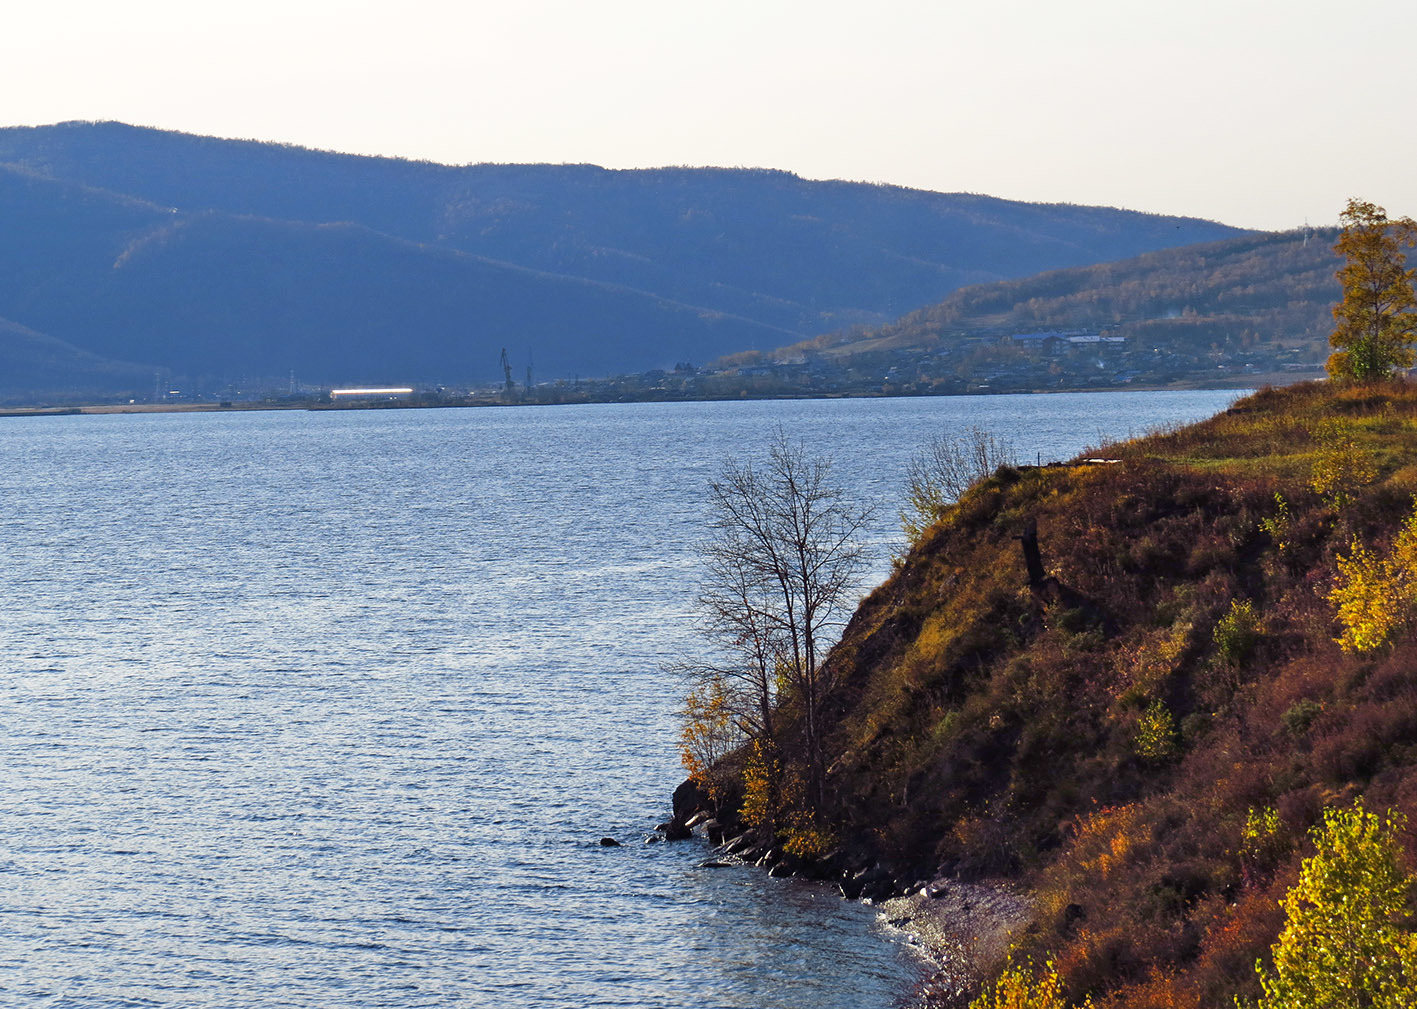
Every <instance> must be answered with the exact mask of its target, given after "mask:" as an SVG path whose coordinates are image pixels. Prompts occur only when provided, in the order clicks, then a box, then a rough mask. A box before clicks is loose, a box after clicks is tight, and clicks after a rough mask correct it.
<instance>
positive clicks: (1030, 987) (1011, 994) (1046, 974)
mask: <svg viewBox="0 0 1417 1009" xmlns="http://www.w3.org/2000/svg"><path fill="white" fill-rule="evenodd" d="M1063 995H1064V993H1063V981H1062V978H1060V977H1059V976H1058V970H1057V968H1056V967H1055V966H1054V964H1053V962H1052V961H1051V960H1050V961H1048V962H1047V963H1046V964H1044V966H1043V969H1042V970H1041V971H1036V970H1034V969H1033V967H1032V965H1031V964H1027V963H1025V964H1016V965H1012V966H1010V967H1008V968H1007V969H1006V970H1005V971H1004V972H1003V973H1002V974H1000V975H999V977H998V979H997V980H996V981H995V982H994V984H993V986H992V987H990V988H986V989H985V990H984V991H983V992H981V993H980V995H979V997H978V998H976V999H975V1000H974V1001H973V1002H971V1003H970V1004H969V1009H1069V1006H1068V1002H1067V1000H1066V999H1065V998H1064V997H1063ZM1091 1006H1092V999H1090V998H1089V999H1084V1000H1083V1001H1082V1002H1081V1003H1079V1004H1078V1005H1077V1007H1076V1009H1090V1007H1091Z"/></svg>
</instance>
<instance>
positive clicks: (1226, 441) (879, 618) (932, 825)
mask: <svg viewBox="0 0 1417 1009" xmlns="http://www.w3.org/2000/svg"><path fill="white" fill-rule="evenodd" d="M1094 454H1095V455H1097V456H1101V457H1105V458H1108V459H1115V460H1117V461H1116V462H1110V463H1103V464H1095V465H1084V464H1073V465H1056V466H1046V467H1042V468H1032V467H1029V468H1022V469H1004V470H1001V471H1000V472H999V473H997V474H996V475H995V476H994V477H992V478H991V479H989V480H987V481H985V482H984V483H982V484H979V485H976V487H975V488H974V489H973V490H971V491H970V492H969V493H968V494H966V495H965V497H964V498H963V499H962V500H961V501H960V502H959V503H958V504H957V505H956V506H954V507H953V508H952V509H951V510H950V511H949V513H948V514H947V515H946V516H945V518H944V519H943V520H942V521H941V522H939V523H938V524H937V525H936V526H934V527H932V528H931V529H929V530H928V531H927V532H926V533H925V534H924V536H923V538H922V541H921V542H920V544H919V546H918V547H917V548H916V549H915V550H913V551H912V552H911V553H910V554H909V556H907V557H906V558H905V559H904V560H903V562H902V563H901V565H900V567H899V569H898V570H897V571H896V573H895V574H894V575H893V576H892V577H891V578H890V579H889V580H888V581H887V582H886V583H885V584H884V585H882V586H881V587H880V588H878V589H877V590H876V591H875V592H874V593H872V595H871V596H870V597H869V598H868V599H867V600H866V601H865V602H864V603H863V605H862V606H861V607H860V609H859V611H858V612H857V613H856V615H855V617H854V618H853V620H852V621H851V624H850V626H849V627H848V628H847V630H846V633H845V635H844V638H843V641H842V643H841V645H840V646H839V647H838V648H837V649H836V651H835V652H834V653H833V655H832V656H831V658H830V660H829V662H830V665H831V669H832V673H833V677H834V681H835V683H836V687H835V691H836V692H835V694H834V697H835V702H834V704H835V706H834V708H833V711H832V715H831V729H830V746H829V755H828V766H829V782H828V785H829V794H830V795H831V800H830V817H829V819H830V821H831V822H832V824H833V826H834V830H835V833H836V836H837V838H838V840H839V841H840V843H841V845H842V850H843V851H844V852H847V853H849V857H846V858H845V864H846V865H848V866H849V867H850V866H859V865H866V864H870V861H871V860H873V859H877V858H879V859H880V860H882V862H883V864H884V865H885V866H886V867H887V868H888V869H889V871H890V874H891V876H892V877H893V878H894V879H897V880H902V881H909V880H913V879H920V878H928V876H929V875H930V874H931V873H933V872H935V871H941V872H943V873H945V874H947V875H955V876H958V877H960V878H963V879H975V880H977V879H987V878H996V879H997V878H1003V879H1008V880H1013V881H1015V882H1016V883H1018V884H1020V885H1022V886H1024V887H1025V888H1026V889H1027V890H1028V891H1030V892H1031V893H1032V894H1033V895H1034V918H1033V921H1032V924H1031V925H1030V926H1029V927H1028V928H1027V929H1025V930H1024V931H1023V932H1022V933H1021V934H1020V942H1021V944H1022V952H1024V953H1027V954H1032V955H1033V956H1034V957H1035V958H1036V960H1037V962H1042V959H1043V958H1046V957H1051V958H1053V959H1054V960H1055V961H1056V963H1057V965H1058V968H1059V970H1060V972H1061V974H1062V976H1063V978H1064V980H1065V982H1066V986H1067V988H1068V991H1069V993H1070V997H1071V998H1072V999H1074V1000H1077V1001H1080V1000H1081V998H1082V997H1083V996H1084V995H1088V994H1090V995H1091V996H1093V997H1094V998H1095V999H1097V1000H1098V1004H1099V1005H1100V1006H1106V1007H1117V1009H1120V1007H1123V1006H1125V1007H1129V1009H1140V1007H1157V1009H1160V1007H1166V1009H1175V1007H1195V1009H1200V1007H1215V1006H1224V1005H1229V1004H1231V1002H1230V1000H1231V997H1232V996H1233V995H1236V994H1250V995H1252V994H1257V992H1258V988H1257V983H1256V975H1255V971H1254V964H1255V961H1256V959H1257V958H1263V957H1267V956H1268V953H1269V947H1270V945H1271V944H1272V943H1273V942H1274V941H1275V939H1276V937H1277V935H1278V932H1279V929H1280V925H1281V914H1280V911H1279V909H1278V906H1277V901H1278V898H1279V897H1280V896H1282V895H1283V893H1284V891H1285V890H1286V888H1287V887H1289V886H1290V885H1292V884H1293V882H1294V881H1295V879H1296V876H1297V872H1298V866H1299V862H1300V860H1301V858H1302V857H1303V856H1304V855H1305V854H1306V853H1308V851H1310V850H1311V849H1310V848H1309V842H1308V841H1307V840H1306V839H1305V838H1306V832H1307V831H1308V829H1309V828H1310V827H1311V826H1312V825H1313V824H1315V823H1316V821H1317V820H1318V819H1319V817H1320V814H1321V811H1322V810H1323V809H1324V808H1325V807H1331V806H1335V805H1345V804H1348V803H1350V802H1351V801H1352V800H1353V799H1354V798H1355V797H1358V796H1363V797H1365V799H1366V802H1367V805H1368V808H1370V809H1382V808H1385V807H1389V806H1392V807H1396V808H1397V809H1400V810H1405V811H1406V812H1407V813H1409V814H1412V813H1417V641H1414V640H1412V635H1411V634H1410V631H1409V629H1408V628H1409V627H1410V620H1411V617H1412V600H1411V598H1410V593H1409V594H1408V595H1406V596H1404V595H1402V593H1401V592H1399V593H1397V594H1395V595H1392V596H1390V597H1389V599H1388V601H1387V602H1386V603H1384V607H1385V608H1386V609H1387V610H1389V611H1390V613H1391V615H1393V616H1395V617H1396V618H1397V624H1396V625H1395V627H1394V634H1393V638H1392V640H1391V641H1390V642H1389V643H1386V644H1383V645H1382V646H1381V647H1377V648H1374V649H1372V650H1369V651H1365V652H1353V651H1345V650H1344V648H1343V647H1341V646H1340V644H1339V643H1338V641H1337V640H1336V639H1338V638H1340V637H1342V636H1343V633H1344V625H1343V624H1342V623H1341V622H1340V621H1338V620H1337V619H1336V614H1337V609H1336V606H1335V602H1334V601H1333V600H1332V599H1331V598H1330V593H1331V592H1332V591H1333V590H1334V588H1335V586H1337V585H1341V584H1344V578H1343V577H1342V575H1341V568H1340V565H1341V563H1342V561H1343V559H1344V558H1351V557H1353V556H1354V555H1355V554H1356V553H1358V552H1359V551H1360V549H1367V550H1369V551H1371V552H1372V555H1373V557H1375V558H1377V559H1378V561H1376V562H1375V563H1374V564H1373V565H1370V566H1369V570H1370V573H1371V572H1372V571H1377V570H1379V569H1380V567H1381V559H1382V558H1385V557H1387V556H1389V554H1390V552H1391V551H1392V550H1393V549H1394V542H1395V540H1396V539H1397V538H1398V535H1399V533H1400V531H1401V529H1402V527H1403V523H1404V521H1405V520H1406V519H1407V518H1408V517H1409V516H1411V515H1412V514H1413V496H1414V494H1415V493H1417V386H1413V385H1412V384H1401V383H1397V384H1389V385H1382V386H1373V387H1366V388H1363V387H1359V388H1336V387H1333V386H1330V385H1327V384H1308V385H1302V386H1294V387H1289V388H1286V389H1267V390H1264V391H1262V392H1260V393H1258V394H1256V395H1254V396H1252V397H1250V398H1248V399H1246V400H1243V401H1241V402H1240V403H1238V404H1236V405H1235V406H1234V407H1233V408H1232V409H1230V410H1229V411H1227V412H1226V413H1224V414H1222V415H1220V416H1218V417H1216V418H1214V419H1212V420H1209V421H1206V422H1204V423H1201V424H1198V425H1195V426H1192V427H1188V428H1185V429H1182V430H1177V431H1172V432H1167V433H1160V434H1157V435H1153V436H1151V437H1147V438H1144V439H1140V440H1137V441H1132V442H1127V443H1125V444H1120V445H1111V446H1105V447H1104V448H1102V449H1101V450H1100V451H1099V452H1097V453H1094ZM1281 501H1282V503H1281ZM1031 522H1036V523H1037V529H1038V540H1039V544H1040V547H1041V552H1042V559H1043V564H1044V567H1045V570H1046V572H1047V576H1048V577H1047V579H1046V580H1045V581H1043V582H1041V583H1038V584H1033V585H1030V582H1029V578H1028V575H1027V573H1026V568H1025V563H1024V559H1023V555H1022V550H1021V547H1020V540H1019V538H1018V537H1019V536H1020V535H1022V534H1023V533H1024V531H1025V529H1026V527H1027V525H1028V524H1029V523H1031ZM1355 543H1356V544H1360V545H1361V546H1355ZM1404 549H1406V548H1404ZM1398 569H1399V571H1405V570H1406V569H1405V568H1403V566H1402V564H1399V565H1398ZM1400 577H1402V578H1406V577H1407V576H1406V575H1405V574H1403V575H1401V576H1400ZM1404 584H1405V583H1404ZM1403 591H1404V592H1406V591H1407V590H1403ZM1267 811H1272V815H1271V816H1270V818H1269V819H1268V820H1267V821H1266V819H1265V816H1266V813H1267ZM1265 822H1267V823H1268V826H1267V827H1265V828H1264V829H1263V830H1260V831H1258V833H1257V832H1256V830H1255V824H1257V823H1265ZM1247 824H1248V825H1249V826H1250V828H1251V829H1250V832H1249V835H1248V836H1247V833H1246V831H1247ZM1402 840H1403V843H1404V845H1405V846H1406V847H1407V849H1408V855H1409V856H1410V855H1412V854H1413V851H1412V849H1413V845H1414V842H1417V837H1414V835H1413V834H1411V833H1408V834H1407V835H1406V836H1405V837H1403V839H1402ZM843 857H844V856H842V855H840V854H838V855H837V856H834V858H833V859H828V862H827V866H826V867H827V868H829V869H832V868H836V867H839V866H840V865H842V864H843V862H842V859H843ZM995 966H996V967H997V965H995Z"/></svg>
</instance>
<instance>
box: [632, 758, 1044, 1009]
mask: <svg viewBox="0 0 1417 1009" xmlns="http://www.w3.org/2000/svg"><path fill="white" fill-rule="evenodd" d="M657 829H658V831H659V833H660V834H662V835H663V837H664V839H665V840H666V841H676V840H686V839H688V838H691V837H694V836H696V835H699V836H702V837H703V838H704V839H706V840H707V841H708V842H709V843H710V844H712V845H713V846H714V850H713V852H712V853H711V855H710V857H709V858H707V859H706V860H705V861H704V862H703V863H702V864H703V866H704V867H705V868H720V867H728V866H733V865H753V866H757V867H759V868H762V869H763V870H764V871H766V872H767V874H768V875H770V876H775V877H782V876H796V877H800V878H802V879H808V880H814V881H821V882H827V883H831V884H833V885H835V886H836V888H837V890H838V891H839V892H840V893H841V895H842V897H844V898H846V899H848V900H861V901H865V902H867V903H869V904H874V905H876V906H878V907H879V908H880V910H881V917H882V918H883V920H884V921H885V922H886V923H887V924H888V925H889V926H890V927H892V928H894V929H897V930H898V931H900V932H902V933H904V934H905V935H906V936H908V937H909V939H908V941H910V942H912V943H913V944H915V945H918V946H919V948H920V949H921V950H922V951H923V952H924V953H925V955H926V958H927V960H928V961H929V962H930V963H932V965H933V968H934V969H933V972H932V973H931V975H930V976H929V978H928V979H927V980H926V981H924V982H923V983H922V984H921V985H920V988H919V989H918V990H917V992H916V993H915V998H914V999H913V1000H912V1003H911V1005H912V1007H913V1009H963V1007H965V1006H967V1005H968V1004H969V1000H970V998H971V997H972V996H973V995H974V994H975V993H976V992H977V991H978V989H979V986H980V984H981V983H982V982H983V981H984V979H985V978H987V977H989V976H990V975H991V974H992V973H994V972H995V971H996V970H997V968H998V967H999V966H1000V965H1002V963H1003V962H1004V960H1005V958H1006V957H1007V956H1008V952H1009V948H1010V945H1011V943H1012V941H1013V938H1014V937H1015V936H1016V935H1017V934H1018V933H1019V932H1020V930H1021V929H1023V928H1024V927H1026V926H1027V924H1028V922H1029V920H1030V906H1029V901H1028V899H1027V897H1026V896H1024V895H1023V894H1020V893H1018V892H1017V891H1016V890H1014V889H1012V888H1011V887H1010V886H1008V885H1007V884H1006V883H1004V882H1003V881H992V880H991V881H972V882H962V881H960V880H957V879H954V878H949V877H946V876H944V875H939V874H927V875H926V876H924V877H916V876H911V878H909V879H906V878H904V877H902V876H901V875H900V874H899V873H898V871H896V870H893V869H892V868H891V867H889V866H885V865H882V864H881V863H880V862H879V861H877V860H875V859H874V858H872V857H871V856H870V854H869V853H867V852H864V851H850V850H847V849H838V850H836V851H833V852H830V853H828V854H827V855H825V856H823V857H822V858H819V859H804V858H799V857H796V856H794V855H792V854H790V853H788V852H786V851H783V850H782V849H781V847H780V846H777V845H774V844H772V843H770V839H768V838H766V837H764V836H763V835H762V834H760V833H759V832H756V831H754V830H752V829H749V828H746V827H745V826H744V825H743V824H741V823H740V822H738V820H737V818H736V816H734V815H733V814H732V813H731V812H729V811H726V810H722V809H717V810H716V809H715V808H714V807H713V804H712V803H711V801H710V798H709V796H708V795H707V794H706V793H704V792H703V791H702V790H701V789H699V788H698V787H697V786H695V785H694V784H693V783H692V782H687V781H686V782H684V783H683V784H682V785H680V786H679V787H678V788H677V789H676V790H675V792H674V814H673V816H672V817H671V818H670V819H669V820H667V821H665V822H664V823H661V824H659V826H658V828H657Z"/></svg>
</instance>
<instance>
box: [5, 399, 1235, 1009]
mask: <svg viewBox="0 0 1417 1009" xmlns="http://www.w3.org/2000/svg"><path fill="white" fill-rule="evenodd" d="M1231 398H1233V395H1232V394H1227V393H1125V394H1098V395H1090V396H1081V395H1059V396H1032V397H1004V396H1000V397H989V398H982V399H930V400H850V401H830V402H773V403H735V404H724V403H718V404H684V405H624V406H589V407H566V408H531V409H516V408H514V409H502V410H456V411H442V410H437V411H435V410H413V411H370V412H337V413H300V412H285V413H241V414H232V413H225V414H204V415H177V414H166V415H135V416H104V417H59V418H42V419H28V418H27V419H8V420H3V421H0V462H3V466H0V493H3V509H0V539H2V540H3V563H2V564H0V589H3V599H4V607H3V608H2V609H0V646H2V647H0V720H3V721H2V722H0V996H3V1001H4V1003H5V1004H7V1005H44V1006H68V1005H72V1006H85V1007H88V1006H148V1005H183V1006H230V1007H240V1006H268V1005H286V1006H309V1007H316V1006H321V1007H323V1006H424V1005H427V1006H434V1005H436V1006H447V1005H465V1006H532V1007H540V1006H547V1007H550V1006H558V1007H561V1006H577V1007H578V1006H585V1007H589V1006H634V1007H646V1009H648V1007H659V1006H665V1005H684V1004H690V1003H692V1004H694V1005H700V1006H723V1007H804V1009H805V1007H812V1009H831V1007H843V1009H844V1007H870V1006H883V1007H884V1006H890V1005H893V1004H896V1003H897V1001H898V1000H899V999H900V997H901V996H902V995H903V993H905V992H906V991H907V990H908V989H909V987H910V985H911V983H912V982H913V980H914V979H915V978H916V976H917V974H918V971H919V969H920V968H919V965H918V962H917V961H916V959H915V958H914V957H913V956H912V955H911V953H910V951H909V950H908V949H907V948H906V947H904V946H902V945H900V944H899V943H896V942H893V941H891V940H890V939H889V937H887V936H886V935H885V934H884V932H883V931H882V930H881V927H880V926H879V925H878V924H877V923H876V921H875V918H874V913H873V911H872V909H871V908H869V907H866V906H862V905H859V904H853V903H848V902H845V901H841V900H840V899H838V898H837V897H835V896H834V895H832V894H831V893H829V892H826V891H824V890H822V889H820V888H817V887H813V886H809V885H804V884H799V883H795V882H792V881H784V880H776V879H768V878H766V877H764V876H762V875H761V874H760V873H759V872H756V871H753V870H749V869H730V870H717V871H715V870H705V869H698V868H696V864H697V862H698V861H700V860H701V859H702V858H703V857H704V852H703V849H702V847H700V846H699V842H692V843H685V844H679V845H643V844H641V843H640V842H641V839H642V838H643V837H644V835H645V834H646V833H648V832H649V831H650V829H651V828H652V827H653V825H654V824H655V823H656V822H657V821H658V820H660V819H663V817H664V814H665V812H666V810H667V806H668V797H669V793H670V791H671V790H672V789H673V787H674V785H675V784H676V783H677V781H678V780H679V778H680V773H679V767H678V761H677V755H676V752H675V739H674V735H675V722H674V714H673V713H674V711H675V709H676V707H677V704H678V697H679V695H680V693H681V686H680V684H678V683H677V682H675V681H674V680H673V679H672V678H669V677H666V676H665V675H664V674H663V673H661V672H660V671H659V670H660V666H661V664H663V663H665V662H667V661H671V660H673V659H675V658H676V657H680V656H682V655H684V654H685V653H686V652H687V651H689V650H692V649H693V648H694V647H695V641H694V638H693V634H692V627H691V619H692V609H691V607H692V599H693V595H694V583H695V577H696V574H695V560H694V553H693V544H694V542H695V540H696V539H697V538H698V536H699V535H700V529H701V521H702V517H703V499H704V490H705V486H706V483H707V481H708V480H709V478H710V477H711V476H712V474H713V473H714V471H715V470H716V468H717V467H718V465H719V464H720V462H721V461H722V459H723V458H724V457H725V456H726V455H729V454H734V455H740V456H743V455H752V454H755V453H759V452H761V450H762V446H763V445H764V443H765V442H766V440H767V439H768V438H769V437H770V435H771V432H772V430H773V428H774V426H775V425H781V426H782V427H783V428H784V429H785V430H786V431H787V432H788V433H789V434H791V435H793V436H797V437H802V438H805V439H806V440H807V441H808V442H809V443H810V444H811V445H813V446H820V447H821V448H822V449H823V450H825V451H827V452H829V453H830V454H831V455H833V456H834V457H835V460H836V471H835V472H836V475H837V476H838V477H839V479H840V481H841V482H842V483H843V484H845V485H846V486H847V487H848V488H850V490H851V492H852V493H853V494H854V495H855V496H856V497H858V498H859V499H861V500H866V501H872V502H875V503H876V504H877V505H878V506H879V515H878V523H877V528H876V530H875V533H874V537H875V546H876V553H875V565H874V570H875V577H877V578H879V577H880V576H882V575H883V574H884V572H885V570H886V569H887V566H888V559H889V551H890V548H891V546H892V545H893V541H894V540H895V538H896V533H895V531H894V524H895V513H896V510H897V508H898V505H899V501H898V499H899V492H900V486H901V482H902V479H903V473H904V469H905V465H906V461H907V459H908V457H909V454H910V452H911V451H912V450H913V449H914V448H915V447H917V446H918V445H919V444H920V443H921V442H923V441H924V440H925V439H926V438H927V437H929V436H930V435H931V434H933V433H935V432H937V431H941V430H955V429H958V428H960V427H961V426H968V425H970V424H975V423H978V424H982V425H984V426H987V427H990V428H992V429H994V430H995V431H999V432H1002V433H1004V434H1006V435H1007V436H1008V437H1010V438H1011V439H1012V440H1013V442H1014V443H1015V444H1016V445H1018V447H1019V448H1020V451H1021V454H1022V455H1024V456H1025V457H1028V458H1032V457H1034V455H1035V453H1038V454H1041V455H1042V456H1043V458H1045V459H1047V458H1049V457H1060V456H1066V455H1069V454H1072V453H1074V452H1076V451H1078V450H1079V449H1081V448H1082V447H1083V446H1084V445H1085V444H1086V443H1088V442H1089V441H1092V442H1095V441H1096V440H1097V439H1098V438H1099V437H1100V436H1102V435H1126V434H1128V433H1139V432H1140V431H1141V430H1142V429H1144V428H1146V427H1148V426H1151V425H1153V424H1157V423H1162V422H1167V421H1171V420H1177V419H1191V418H1195V417H1199V416H1203V415H1206V414H1208V413H1212V412H1214V411H1216V410H1218V409H1221V408H1223V407H1224V406H1225V405H1226V404H1227V403H1228V402H1229V400H1230V399H1231ZM606 834H609V835H614V836H616V837H618V838H619V839H621V840H622V841H625V842H626V844H625V846H624V847H622V848H610V849H606V848H601V847H600V846H599V845H598V844H597V843H596V842H597V841H598V839H599V838H600V837H601V836H602V835H606Z"/></svg>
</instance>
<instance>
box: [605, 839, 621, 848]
mask: <svg viewBox="0 0 1417 1009" xmlns="http://www.w3.org/2000/svg"><path fill="white" fill-rule="evenodd" d="M600 846H601V847H602V848H618V847H620V842H619V841H617V840H615V838H613V837H602V838H601V839H600Z"/></svg>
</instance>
